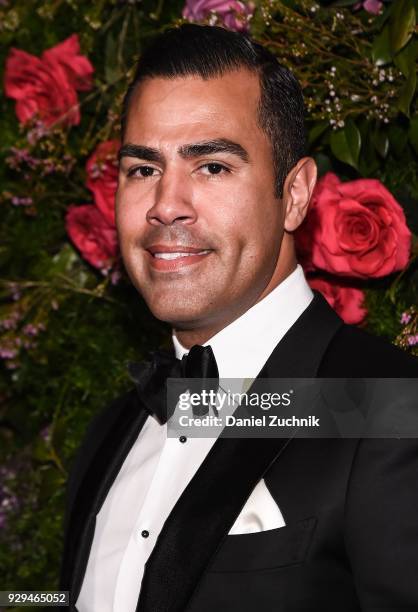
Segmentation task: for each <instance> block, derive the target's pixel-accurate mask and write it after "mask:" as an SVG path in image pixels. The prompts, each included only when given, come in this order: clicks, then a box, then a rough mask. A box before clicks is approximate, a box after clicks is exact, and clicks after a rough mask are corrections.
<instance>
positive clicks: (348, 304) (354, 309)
mask: <svg viewBox="0 0 418 612" xmlns="http://www.w3.org/2000/svg"><path fill="white" fill-rule="evenodd" d="M307 280H308V283H309V285H310V286H311V287H312V289H317V290H318V291H320V292H321V293H322V295H323V296H324V298H325V299H326V300H327V302H328V304H329V305H330V306H331V307H332V308H334V310H335V311H336V312H337V313H338V314H339V315H340V317H341V318H342V319H343V320H344V321H345V322H346V323H350V324H352V325H355V324H357V323H361V321H363V319H364V318H365V316H366V314H367V310H366V309H365V308H364V307H363V300H364V293H363V291H361V290H360V289H355V288H354V287H346V286H344V285H341V284H337V283H334V282H330V281H327V280H325V279H323V278H308V279H307Z"/></svg>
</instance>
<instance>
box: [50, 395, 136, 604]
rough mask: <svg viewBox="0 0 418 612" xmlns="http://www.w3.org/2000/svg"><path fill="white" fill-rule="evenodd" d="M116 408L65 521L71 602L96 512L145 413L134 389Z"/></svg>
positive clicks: (65, 575)
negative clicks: (114, 415)
mask: <svg viewBox="0 0 418 612" xmlns="http://www.w3.org/2000/svg"><path fill="white" fill-rule="evenodd" d="M118 412H119V414H118V416H117V418H116V419H114V420H112V421H110V423H109V429H108V431H107V434H106V435H105V437H104V439H103V441H102V443H101V444H100V446H99V448H98V450H97V452H96V453H95V455H94V457H93V459H92V460H91V462H90V464H89V467H88V469H87V471H86V473H85V475H84V477H83V479H82V481H81V484H80V486H79V489H78V493H77V496H76V498H75V503H74V507H73V511H72V515H71V519H70V522H69V528H68V536H67V548H66V551H65V554H64V559H65V566H64V568H63V572H62V576H63V578H62V581H63V582H64V583H65V584H66V585H68V586H67V587H66V588H69V589H70V593H71V602H70V603H72V604H74V603H75V601H76V600H77V598H78V594H79V591H80V588H81V584H82V580H83V577H84V573H85V570H86V565H87V561H88V557H89V553H90V548H91V544H92V540H93V536H94V527H95V518H96V514H97V513H98V512H99V510H100V508H101V506H102V504H103V501H104V500H105V498H106V495H107V493H108V491H109V489H110V487H111V485H112V483H113V481H114V479H115V477H116V475H117V474H118V472H119V470H120V468H121V466H122V464H123V461H124V460H125V458H126V456H127V454H128V453H129V451H130V449H131V447H132V445H133V443H134V442H135V440H136V438H137V436H138V434H139V432H140V430H141V429H142V426H143V425H144V423H145V420H146V417H147V413H146V412H145V410H144V409H143V408H142V406H141V403H140V400H139V398H138V396H137V393H136V391H134V392H133V393H131V394H130V396H129V401H127V402H126V403H125V404H124V405H123V406H122V407H119V411H118Z"/></svg>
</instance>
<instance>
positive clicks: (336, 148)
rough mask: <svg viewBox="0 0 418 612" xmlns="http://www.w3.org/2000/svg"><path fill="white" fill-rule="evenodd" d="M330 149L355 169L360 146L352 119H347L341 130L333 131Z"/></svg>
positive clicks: (359, 139)
mask: <svg viewBox="0 0 418 612" xmlns="http://www.w3.org/2000/svg"><path fill="white" fill-rule="evenodd" d="M330 144H331V151H332V152H333V154H334V155H335V157H336V158H337V159H339V160H340V161H342V162H344V163H346V164H349V165H350V166H352V167H353V168H355V169H356V170H357V168H358V158H359V154H360V148H361V135H360V131H359V130H358V128H357V126H356V124H355V123H354V121H352V120H350V119H348V120H347V121H346V124H345V126H344V128H343V129H342V130H338V131H337V132H333V133H332V134H331V138H330Z"/></svg>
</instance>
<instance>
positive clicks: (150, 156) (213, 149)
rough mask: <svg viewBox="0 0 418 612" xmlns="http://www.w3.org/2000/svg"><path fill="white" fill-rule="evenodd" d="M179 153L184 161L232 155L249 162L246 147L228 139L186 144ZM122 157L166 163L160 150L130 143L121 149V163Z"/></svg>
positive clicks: (180, 148)
mask: <svg viewBox="0 0 418 612" xmlns="http://www.w3.org/2000/svg"><path fill="white" fill-rule="evenodd" d="M178 153H179V155H180V156H181V157H183V158H184V159H193V158H195V157H202V156H203V155H213V154H214V153H231V154H232V155H236V156H237V157H239V158H240V159H242V161H244V162H245V163H248V162H249V158H248V153H247V151H246V150H245V149H244V147H242V146H241V145H240V144H238V143H237V142H233V141H232V140H228V139H227V138H216V139H214V140H204V141H202V142H196V143H192V144H185V145H182V146H181V147H179V149H178ZM122 157H137V158H139V159H144V160H146V161H150V162H159V163H162V162H163V161H164V159H163V156H162V155H161V153H160V151H159V150H158V149H154V148H153V147H145V146H143V145H136V144H129V143H128V144H126V145H123V146H122V147H121V148H120V150H119V154H118V158H119V161H120V160H121V159H122Z"/></svg>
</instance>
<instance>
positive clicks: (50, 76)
mask: <svg viewBox="0 0 418 612" xmlns="http://www.w3.org/2000/svg"><path fill="white" fill-rule="evenodd" d="M92 74H93V67H92V65H91V64H90V62H89V60H88V59H87V58H86V57H84V56H83V55H80V46H79V43H78V36H77V34H73V35H72V36H70V37H69V38H67V39H66V40H65V41H64V42H62V43H60V44H58V45H56V46H55V47H52V48H51V49H49V50H47V51H44V53H43V54H42V56H41V58H38V57H36V56H35V55H31V54H30V53H26V52H25V51H21V50H20V49H15V48H12V49H11V50H10V52H9V55H8V57H7V59H6V67H5V75H4V89H5V94H6V96H8V97H9V98H14V99H15V100H16V115H17V118H18V119H19V121H20V122H21V123H26V122H27V121H29V120H30V119H32V118H33V117H37V118H38V119H40V120H41V121H42V122H43V123H44V124H45V125H47V126H51V125H53V124H55V123H57V122H62V123H63V124H65V125H78V124H79V123H80V109H79V105H78V97H77V91H87V90H88V89H90V88H91V87H92Z"/></svg>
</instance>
